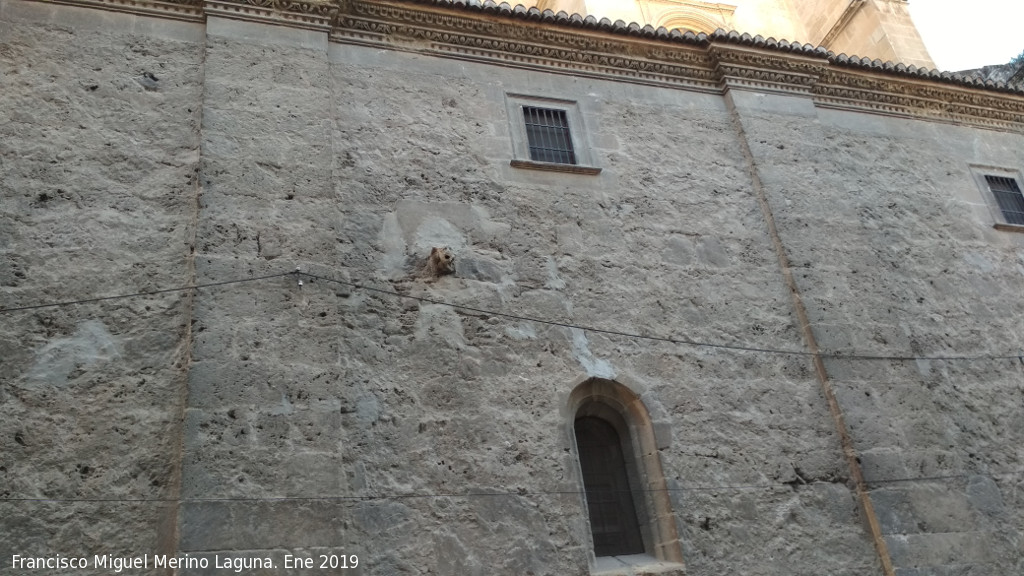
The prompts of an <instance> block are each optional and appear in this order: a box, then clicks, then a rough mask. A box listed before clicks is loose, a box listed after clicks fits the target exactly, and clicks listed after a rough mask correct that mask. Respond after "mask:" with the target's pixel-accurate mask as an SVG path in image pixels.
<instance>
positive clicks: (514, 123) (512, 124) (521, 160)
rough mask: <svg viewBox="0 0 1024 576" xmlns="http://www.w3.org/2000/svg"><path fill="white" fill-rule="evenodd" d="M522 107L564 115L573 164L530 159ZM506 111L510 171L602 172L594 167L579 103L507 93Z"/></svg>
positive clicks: (591, 173) (592, 173)
mask: <svg viewBox="0 0 1024 576" xmlns="http://www.w3.org/2000/svg"><path fill="white" fill-rule="evenodd" d="M524 106H525V107H534V108H545V109H549V110H558V111H561V112H564V113H565V116H566V120H568V123H569V137H570V138H571V139H572V147H573V153H574V154H575V156H576V163H575V164H560V163H556V162H538V161H536V160H532V159H531V158H530V145H529V141H528V139H527V137H526V119H525V117H524V116H523V107H524ZM505 108H506V110H507V112H508V121H509V134H510V135H511V137H512V160H511V161H510V162H509V165H511V166H512V167H513V168H527V169H531V170H547V171H551V172H569V173H572V174H590V175H596V174H600V173H601V169H600V168H598V167H597V166H595V165H594V161H593V155H592V153H591V150H590V145H589V142H588V141H587V131H586V127H585V126H584V124H583V115H582V114H581V113H580V108H579V103H577V102H576V101H574V100H562V99H558V98H547V97H543V96H528V95H525V94H513V93H506V94H505Z"/></svg>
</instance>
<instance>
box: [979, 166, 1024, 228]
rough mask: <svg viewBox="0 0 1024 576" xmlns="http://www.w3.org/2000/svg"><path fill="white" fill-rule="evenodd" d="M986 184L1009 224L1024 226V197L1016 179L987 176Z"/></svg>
mask: <svg viewBox="0 0 1024 576" xmlns="http://www.w3.org/2000/svg"><path fill="white" fill-rule="evenodd" d="M985 183H986V184H988V189H989V190H990V191H991V192H992V196H993V197H994V198H995V200H996V204H998V206H999V210H1000V211H1002V213H1003V218H1005V219H1006V223H1007V224H1017V225H1022V226H1024V195H1022V194H1021V191H1020V186H1019V185H1018V184H1017V180H1016V179H1014V178H1007V177H1005V176H992V175H986V176H985Z"/></svg>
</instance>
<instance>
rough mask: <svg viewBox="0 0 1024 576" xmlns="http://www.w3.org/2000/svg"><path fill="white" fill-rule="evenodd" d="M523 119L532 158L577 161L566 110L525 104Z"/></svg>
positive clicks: (560, 161) (569, 162) (562, 161)
mask: <svg viewBox="0 0 1024 576" xmlns="http://www.w3.org/2000/svg"><path fill="white" fill-rule="evenodd" d="M523 121H524V123H525V124H526V140H527V142H528V143H529V145H530V160H534V161H536V162H554V163H556V164H575V163H576V154H575V153H574V152H573V149H572V137H571V136H570V135H569V119H568V118H567V117H566V115H565V110H555V109H553V108H538V107H536V106H523Z"/></svg>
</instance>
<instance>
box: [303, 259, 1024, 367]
mask: <svg viewBox="0 0 1024 576" xmlns="http://www.w3.org/2000/svg"><path fill="white" fill-rule="evenodd" d="M294 274H296V275H302V276H306V277H309V278H314V279H317V280H322V281H324V282H333V283H335V284H342V285H345V286H350V287H352V288H356V289H358V290H363V291H367V292H376V293H379V294H386V295H388V296H397V297H400V298H410V299H413V300H417V301H419V302H426V303H429V304H436V305H440V306H448V307H450V308H454V309H457V310H466V311H469V312H476V313H478V314H485V315H488V316H498V317H501V318H509V319H512V320H520V321H524V322H534V323H537V324H545V325H548V326H558V327H561V328H570V329H576V330H583V331H585V332H591V333H594V334H606V335H609V336H619V337H623V338H630V339H636V340H652V341H655V342H667V343H670V344H678V345H686V346H695V347H702V348H718V349H723V350H735V351H741V352H760V353H765V354H779V355H788V356H804V357H807V356H814V355H815V354H814V353H813V352H808V351H804V350H784V349H777V348H759V347H755V346H742V345H738V344H714V343H711V342H700V341H697V340H690V339H688V338H667V337H664V336H649V335H646V334H635V333H630V332H620V331H618V330H608V329H605V328H595V327H592V326H581V325H578V324H570V323H568V322H559V321H555V320H544V319H542V318H534V317H530V316H520V315H517V314H509V313H507V312H497V311H494V310H486V309H483V308H475V307H473V306H466V305H463V304H453V303H451V302H447V301H444V300H436V299H434V298H427V297H425V296H410V295H408V294H402V293H400V292H395V291H394V290H385V289H383V288H374V287H372V286H365V285H363V284H359V283H356V282H349V281H345V280H337V279H334V278H326V277H323V276H318V275H315V274H310V273H308V272H299V271H296V272H294ZM819 355H820V356H821V357H822V358H827V359H832V360H881V361H894V362H895V361H909V360H935V361H940V360H944V361H954V360H967V361H978V360H1019V361H1020V362H1021V363H1022V364H1024V354H1020V355H1012V356H987V355H980V356H883V355H864V354H843V353H839V352H821V353H819Z"/></svg>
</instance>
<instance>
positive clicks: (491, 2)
mask: <svg viewBox="0 0 1024 576" xmlns="http://www.w3.org/2000/svg"><path fill="white" fill-rule="evenodd" d="M403 1H405V2H410V3H414V4H431V5H435V6H444V7H448V8H452V9H456V10H472V11H480V12H489V13H498V14H501V15H503V16H508V17H512V18H518V19H522V20H530V21H542V22H547V23H551V24H554V25H557V26H565V27H574V28H589V29H596V30H603V31H607V32H611V33H613V34H623V35H627V36H641V37H646V38H656V39H659V40H663V41H669V42H680V43H684V44H697V45H706V44H708V43H709V42H711V41H715V42H724V43H728V44H740V45H745V46H756V47H758V48H767V49H770V50H778V51H782V52H793V53H798V54H806V55H810V56H817V57H821V58H824V59H827V60H828V62H829V63H831V64H835V65H839V66H845V67H850V68H863V69H868V70H873V71H878V72H882V73H885V74H889V75H895V76H905V77H916V78H927V79H930V80H938V81H942V82H947V83H950V84H960V85H966V86H973V87H980V88H985V89H988V90H995V91H1000V92H1011V93H1016V94H1024V86H1022V87H1017V86H1012V85H1009V84H1007V83H1006V82H995V81H992V80H988V81H983V80H980V79H978V78H975V77H973V76H968V75H963V74H957V73H953V72H946V71H938V70H933V69H929V68H925V67H921V68H919V67H917V66H914V65H910V66H907V65H905V64H903V63H900V62H892V61H888V62H882V61H881V60H879V59H874V60H872V59H870V58H861V57H858V56H856V55H853V56H848V55H846V54H842V53H841V54H836V53H835V52H832V51H830V50H828V49H827V48H825V47H823V46H817V47H816V46H814V45H812V44H803V45H801V44H800V43H798V42H792V43H791V42H789V41H787V40H776V39H775V38H767V39H765V38H764V37H762V36H760V35H757V36H751V35H750V34H746V33H743V34H741V33H740V32H738V31H736V30H731V31H726V30H723V29H721V28H719V29H717V30H715V31H714V32H712V33H711V34H706V33H704V32H698V33H694V31H692V30H679V29H672V30H666V29H665V28H661V27H660V28H657V29H655V28H654V27H653V26H651V25H649V24H648V25H646V26H643V27H641V26H640V25H639V24H637V23H636V22H631V23H629V24H627V23H626V22H623V21H622V20H616V21H615V22H612V21H611V20H609V19H608V18H601V19H600V20H598V19H597V18H595V17H594V16H593V15H587V16H583V15H581V14H576V13H574V14H567V13H565V12H564V11H561V12H558V13H557V14H555V13H554V12H553V11H551V10H544V11H543V12H542V11H541V10H539V9H537V8H535V7H534V8H527V7H525V6H523V5H522V4H516V5H515V6H514V7H513V6H512V5H510V4H509V3H508V2H501V3H500V4H499V3H496V2H495V0H403Z"/></svg>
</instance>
